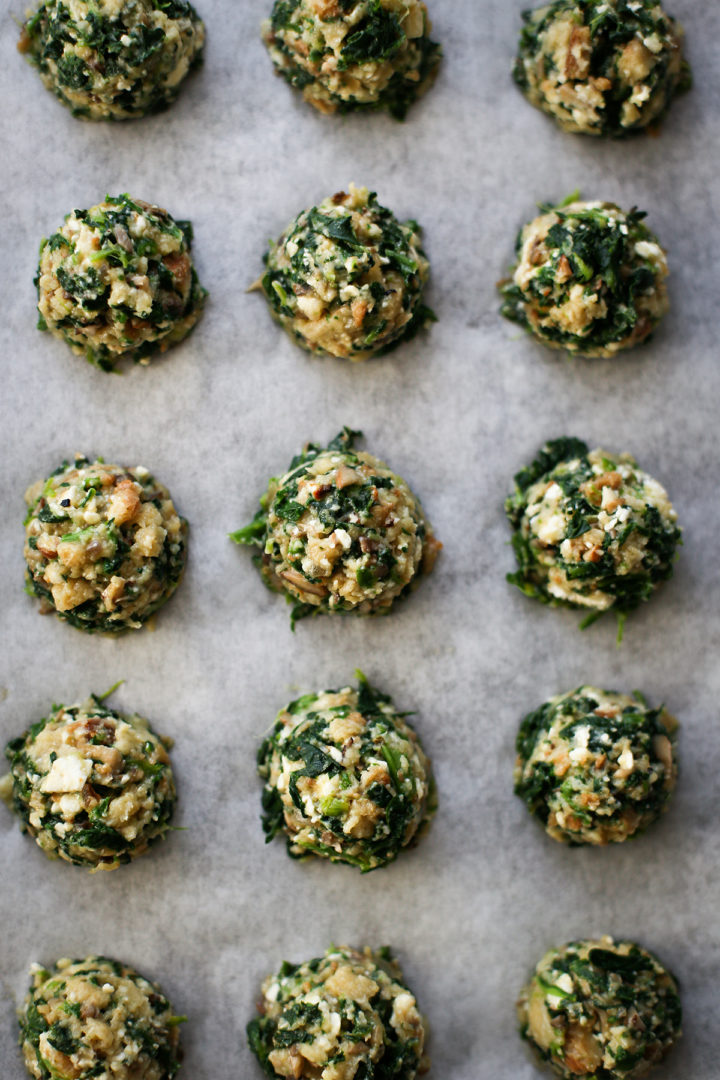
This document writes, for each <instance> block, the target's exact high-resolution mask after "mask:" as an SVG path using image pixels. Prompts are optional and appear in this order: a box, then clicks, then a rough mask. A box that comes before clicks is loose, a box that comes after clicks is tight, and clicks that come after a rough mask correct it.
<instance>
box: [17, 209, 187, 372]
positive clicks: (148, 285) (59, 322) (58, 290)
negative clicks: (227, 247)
mask: <svg viewBox="0 0 720 1080" xmlns="http://www.w3.org/2000/svg"><path fill="white" fill-rule="evenodd" d="M191 243H192V226H191V225H190V222H189V221H180V222H177V221H175V220H174V219H173V218H172V217H171V216H170V214H168V212H167V210H162V209H161V208H160V207H159V206H151V205H150V203H146V202H142V201H141V200H140V199H131V198H130V196H129V195H118V196H117V198H113V197H112V196H110V195H108V196H107V198H106V200H105V202H104V203H100V204H99V205H98V206H92V207H91V208H90V209H89V210H73V211H72V213H71V214H68V215H67V217H66V218H65V222H64V224H63V225H61V227H60V228H59V229H58V231H57V232H55V233H53V234H52V236H51V237H49V239H47V240H43V242H42V244H41V245H40V265H39V266H38V273H37V278H36V280H35V284H36V285H37V290H38V311H39V312H40V319H39V321H38V326H39V328H40V329H41V330H49V331H50V332H51V333H52V334H54V335H55V337H58V338H61V339H62V340H63V341H65V342H67V344H68V345H69V346H70V347H71V349H72V350H73V352H75V353H77V354H78V355H79V356H84V357H85V358H86V359H87V360H89V361H90V363H92V364H96V365H97V366H98V367H100V368H102V369H103V370H104V371H111V370H112V368H113V367H114V366H115V364H116V363H117V362H118V361H119V360H121V359H124V358H127V359H132V360H135V361H137V362H139V363H141V364H147V363H149V360H150V357H151V356H152V355H153V353H157V352H165V350H166V349H168V348H169V347H170V346H171V345H176V344H177V343H178V342H179V341H182V340H183V338H184V337H187V335H188V334H189V333H190V331H191V330H192V328H193V327H194V326H195V323H196V322H197V321H198V319H199V318H200V316H201V314H202V310H203V305H204V302H205V297H206V296H207V293H206V292H205V289H203V288H202V287H201V285H200V283H199V282H198V278H197V273H196V272H195V267H194V266H193V262H192V258H191V255H190V246H191Z"/></svg>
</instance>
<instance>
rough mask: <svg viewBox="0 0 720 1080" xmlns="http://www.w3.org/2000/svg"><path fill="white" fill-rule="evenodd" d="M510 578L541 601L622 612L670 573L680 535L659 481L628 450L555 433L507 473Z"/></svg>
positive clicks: (596, 611) (594, 612) (595, 612)
mask: <svg viewBox="0 0 720 1080" xmlns="http://www.w3.org/2000/svg"><path fill="white" fill-rule="evenodd" d="M505 510H506V513H507V516H508V519H509V521H510V524H511V526H512V529H513V548H514V550H515V556H516V559H517V563H518V570H517V573H515V574H509V575H508V581H510V582H511V584H513V585H517V586H518V587H519V588H520V589H521V590H522V591H523V592H524V593H525V594H526V595H527V596H533V597H536V598H537V599H539V600H543V601H544V602H545V603H549V604H553V605H557V604H564V605H567V606H570V607H576V608H586V609H588V610H589V612H590V615H589V617H588V619H587V620H586V623H585V625H587V624H588V623H589V622H591V621H594V619H595V618H597V617H598V616H599V615H601V614H602V613H603V612H605V611H608V610H609V609H610V608H612V609H614V610H615V611H616V612H617V613H618V614H619V615H621V616H625V615H626V614H627V613H628V612H630V611H632V610H633V609H634V608H636V607H637V606H638V605H639V604H641V603H642V602H643V601H645V600H649V599H650V597H651V596H652V594H653V592H654V591H655V589H656V588H657V586H658V585H659V584H660V582H662V581H665V580H666V579H667V578H669V577H671V576H672V572H673V562H674V559H675V552H676V549H677V546H678V544H679V543H680V542H681V532H680V529H679V528H678V526H677V515H676V513H675V510H674V509H673V506H672V503H671V502H670V499H669V498H668V495H667V492H666V491H665V488H663V487H662V485H660V484H659V483H658V482H657V480H654V479H653V478H652V477H651V476H649V475H648V474H647V473H646V472H643V471H642V469H639V468H638V466H637V464H636V463H635V460H634V459H633V458H632V457H631V456H630V455H629V454H612V453H608V452H606V451H605V450H589V449H588V447H587V444H586V443H584V442H581V440H580V439H573V438H563V439H554V440H552V441H551V442H549V443H547V444H546V445H545V446H544V447H543V448H542V449H541V450H540V452H539V453H538V456H537V458H536V459H535V461H533V463H532V464H531V465H530V466H528V467H527V468H526V469H522V470H521V471H520V472H519V473H517V475H516V476H515V491H514V493H513V494H512V495H511V496H510V497H509V498H508V499H507V501H506V503H505Z"/></svg>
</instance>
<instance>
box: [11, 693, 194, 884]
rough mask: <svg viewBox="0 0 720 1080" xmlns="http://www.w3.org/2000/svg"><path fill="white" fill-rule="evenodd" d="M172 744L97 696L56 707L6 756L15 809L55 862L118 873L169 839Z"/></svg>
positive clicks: (15, 742)
mask: <svg viewBox="0 0 720 1080" xmlns="http://www.w3.org/2000/svg"><path fill="white" fill-rule="evenodd" d="M169 745H170V742H169V740H167V739H163V738H162V737H161V736H159V735H156V734H155V732H154V731H153V730H152V728H151V727H150V725H149V724H148V721H147V720H144V719H143V717H141V716H138V715H137V714H133V715H125V714H123V713H119V712H115V711H114V710H112V709H109V708H107V707H106V706H105V705H104V704H103V701H102V699H101V698H99V697H96V696H94V695H93V696H92V697H90V698H89V699H88V700H87V701H84V702H82V703H81V704H78V705H53V707H52V709H51V711H50V715H49V716H47V717H43V719H42V720H38V721H36V723H34V724H31V725H30V727H29V728H28V729H27V731H25V732H24V733H23V734H22V735H20V736H19V737H18V738H17V739H12V740H11V741H10V742H9V743H8V744H7V747H6V750H5V754H6V757H7V759H8V761H9V763H10V776H9V782H10V784H11V785H12V788H11V792H10V795H11V805H12V807H13V809H14V810H15V812H16V813H17V815H18V816H19V818H20V820H21V822H22V827H23V831H24V832H27V833H28V834H29V835H30V836H32V837H33V839H34V840H35V841H36V843H37V844H38V845H39V846H40V847H41V848H42V850H43V851H44V852H45V854H46V855H49V856H50V857H51V858H57V857H58V856H59V857H60V858H61V859H66V860H67V861H68V862H72V863H75V864H76V865H78V866H89V867H90V868H91V869H94V870H114V869H116V867H118V866H120V865H121V864H122V863H127V862H130V860H131V859H134V858H136V857H137V856H138V855H144V854H145V853H146V852H147V851H148V850H149V848H150V846H151V845H152V844H154V843H155V842H156V841H158V840H160V839H161V838H162V837H164V836H165V834H166V833H167V831H168V829H169V827H170V819H171V818H172V815H173V810H174V809H175V801H176V792H175V781H174V779H173V771H172V766H171V764H170V758H169V756H168V752H167V751H168V747H169Z"/></svg>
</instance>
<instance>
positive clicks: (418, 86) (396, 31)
mask: <svg viewBox="0 0 720 1080" xmlns="http://www.w3.org/2000/svg"><path fill="white" fill-rule="evenodd" d="M430 29H431V27H430V20H429V19H428V13H427V8H426V7H425V4H424V3H422V2H421V0H275V3H274V4H273V9H272V14H271V16H270V18H269V19H267V20H266V21H265V22H264V23H263V25H262V36H263V40H264V42H265V44H266V46H267V48H268V51H269V53H270V57H271V59H272V62H273V64H274V65H275V70H276V71H277V72H278V73H279V74H280V75H282V76H283V77H284V78H285V79H287V81H288V82H289V83H290V85H291V86H294V87H296V88H297V89H298V90H300V91H301V92H302V95H303V97H304V98H305V100H306V101H307V102H309V103H310V104H311V105H313V106H314V107H315V108H316V109H318V110H319V111H320V112H323V113H334V112H336V111H339V112H348V111H349V110H351V109H368V108H370V109H387V111H388V112H389V113H391V115H392V116H394V117H395V118H396V119H397V120H402V119H404V117H405V114H406V113H407V110H408V108H409V107H410V105H411V104H412V103H413V101H415V100H416V98H418V97H420V95H421V94H423V93H424V92H425V90H427V88H428V87H429V86H430V84H431V83H432V81H433V79H434V78H435V74H436V72H437V69H438V65H439V63H440V56H441V50H440V46H439V45H437V44H436V43H435V42H434V41H431V40H430Z"/></svg>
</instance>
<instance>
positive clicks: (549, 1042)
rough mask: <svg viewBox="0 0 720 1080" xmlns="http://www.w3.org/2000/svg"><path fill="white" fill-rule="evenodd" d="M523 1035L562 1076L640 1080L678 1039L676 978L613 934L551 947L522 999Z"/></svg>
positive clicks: (587, 1079) (679, 1011) (679, 1017)
mask: <svg viewBox="0 0 720 1080" xmlns="http://www.w3.org/2000/svg"><path fill="white" fill-rule="evenodd" d="M518 1018H519V1021H520V1030H521V1034H522V1036H523V1038H525V1039H527V1040H528V1042H529V1043H530V1044H531V1046H532V1047H533V1049H534V1050H535V1051H536V1052H537V1054H538V1056H539V1057H540V1059H541V1060H542V1061H545V1062H547V1063H548V1064H549V1065H550V1067H551V1068H552V1070H553V1071H554V1072H555V1073H556V1074H557V1075H558V1076H561V1077H563V1080H600V1078H601V1077H602V1080H636V1078H638V1077H641V1076H645V1075H646V1073H648V1072H649V1071H650V1070H651V1068H652V1067H653V1066H654V1065H655V1064H656V1063H657V1062H658V1061H660V1060H661V1058H663V1057H665V1055H666V1054H667V1053H668V1051H670V1050H671V1049H672V1047H673V1046H674V1044H675V1043H676V1042H677V1040H678V1039H679V1038H680V1034H681V1024H682V1008H681V1005H680V995H679V990H678V984H677V981H676V979H675V978H674V977H673V975H671V974H670V972H669V971H668V970H667V968H665V967H663V965H662V964H661V963H660V961H659V960H658V959H657V957H655V956H653V954H652V953H651V952H648V951H647V950H646V949H643V948H642V947H641V946H640V945H635V944H633V943H632V942H630V941H614V940H613V939H612V938H611V937H602V938H599V939H597V940H587V941H571V942H569V944H567V945H563V946H561V947H560V948H558V949H550V951H549V952H547V953H546V954H545V956H544V957H543V958H542V960H541V961H540V962H539V964H538V965H537V967H536V968H535V971H534V972H533V975H532V978H531V979H530V982H529V983H528V985H527V986H526V987H525V988H524V989H523V991H522V993H521V995H520V999H519V1001H518Z"/></svg>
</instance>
